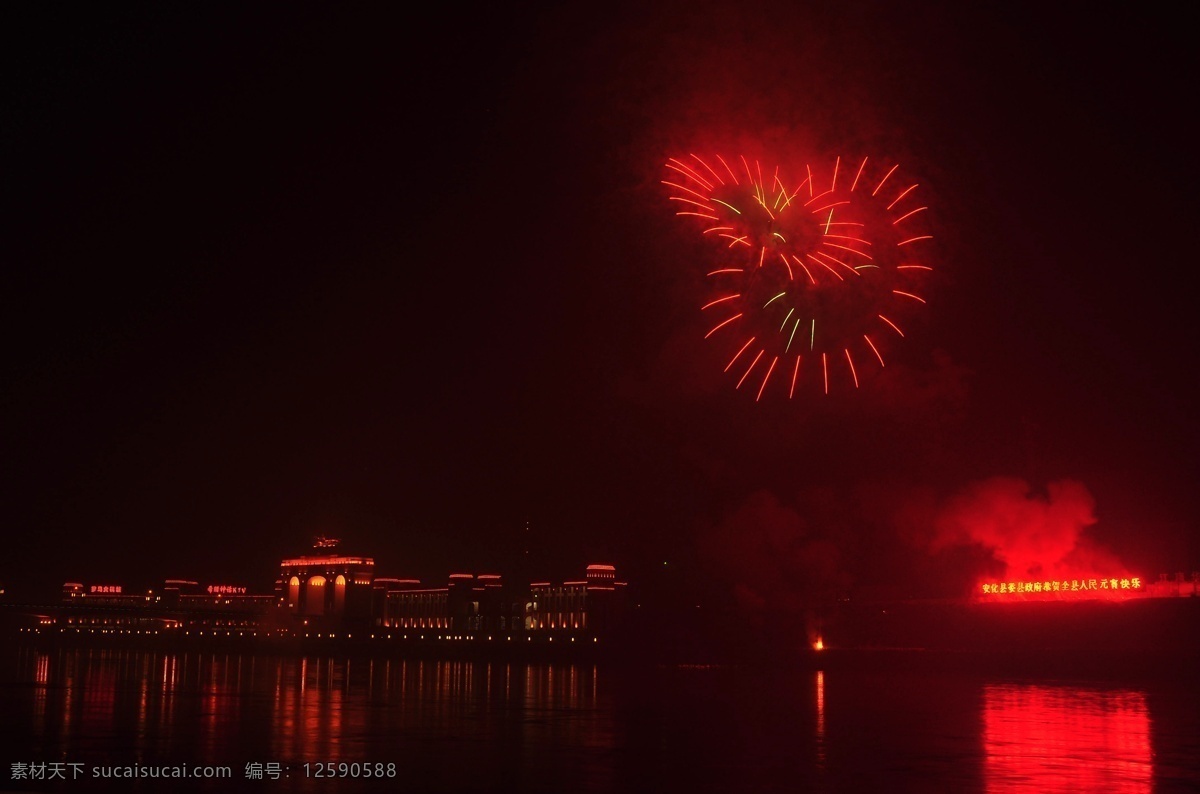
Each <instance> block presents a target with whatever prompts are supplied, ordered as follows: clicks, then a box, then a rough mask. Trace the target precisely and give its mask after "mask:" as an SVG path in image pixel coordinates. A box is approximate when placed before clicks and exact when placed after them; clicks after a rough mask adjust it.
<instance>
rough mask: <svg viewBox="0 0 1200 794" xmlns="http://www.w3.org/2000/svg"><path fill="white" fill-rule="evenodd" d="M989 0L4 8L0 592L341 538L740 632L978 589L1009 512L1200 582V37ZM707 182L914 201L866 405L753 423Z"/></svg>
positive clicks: (809, 407) (250, 557) (812, 404)
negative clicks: (707, 612)
mask: <svg viewBox="0 0 1200 794" xmlns="http://www.w3.org/2000/svg"><path fill="white" fill-rule="evenodd" d="M973 5H974V4H961V3H933V4H888V3H869V2H850V3H836V4H806V3H799V2H797V3H785V2H767V3H754V4H739V3H705V2H687V3H683V2H668V3H649V4H641V3H616V4H611V3H606V4H596V5H591V6H586V7H574V6H572V7H571V8H570V9H567V8H565V7H561V8H560V7H554V6H539V5H531V4H522V3H518V4H489V5H485V6H481V8H479V9H471V8H468V7H463V6H439V7H436V8H435V7H429V8H422V9H421V10H420V12H419V13H418V12H416V11H402V10H400V8H401V7H400V6H392V5H384V4H380V5H376V6H367V5H357V4H353V5H352V4H328V5H318V4H305V3H299V4H287V5H283V6H267V5H257V4H235V5H229V6H221V5H219V4H200V5H197V4H190V5H188V6H175V7H168V6H163V5H161V4H159V5H147V6H145V7H142V8H139V7H137V6H133V5H120V6H109V7H106V8H87V9H79V8H75V7H72V8H67V7H66V6H53V5H48V4H25V7H21V6H15V5H8V6H6V7H5V8H4V10H3V12H0V14H2V15H3V18H2V22H0V30H3V33H2V34H0V35H2V36H3V46H2V47H0V59H3V71H2V74H3V77H0V81H2V86H3V94H2V97H3V100H2V102H0V152H2V154H0V156H2V157H3V160H2V168H0V173H2V176H3V191H2V196H3V216H2V217H3V220H2V221H0V229H2V232H0V246H2V247H0V251H2V253H3V271H2V272H3V288H2V289H3V296H4V305H5V308H4V320H5V328H4V340H5V345H4V350H5V357H4V358H5V367H4V371H5V375H4V380H3V387H2V395H3V415H4V420H3V449H4V457H3V460H4V485H3V502H2V505H3V521H4V532H5V535H4V537H5V539H6V541H7V549H6V553H5V554H3V555H0V583H3V585H4V586H5V587H6V588H7V589H8V591H9V595H10V597H16V596H17V594H22V596H23V595H24V594H29V593H48V594H50V595H53V594H54V592H55V591H56V590H57V588H58V587H59V586H60V585H61V583H62V582H63V581H66V580H79V581H84V582H105V581H113V582H120V583H125V584H126V585H128V586H150V587H153V586H156V585H158V584H159V583H160V582H161V580H162V579H164V578H167V577H176V576H190V577H197V578H199V579H201V581H229V582H237V583H244V584H248V585H250V586H251V588H252V589H265V588H266V587H268V586H269V585H270V583H271V582H273V579H274V576H275V574H276V573H277V571H278V568H277V564H278V560H279V559H280V558H281V557H283V556H288V555H294V554H297V553H303V552H304V551H305V550H306V549H307V548H308V546H309V545H310V543H311V540H312V538H313V536H314V535H318V534H326V535H332V536H336V537H340V538H342V539H343V548H344V549H345V550H347V551H352V552H358V553H364V554H369V555H372V556H374V557H375V558H376V560H377V563H378V568H379V570H380V572H381V573H384V574H390V575H397V576H418V577H422V578H424V579H427V580H429V581H434V582H439V583H440V582H441V581H442V580H443V579H444V578H445V577H446V576H447V575H448V574H449V573H451V572H455V571H460V570H465V571H473V572H487V571H493V570H495V571H500V572H504V573H514V572H517V571H528V573H529V574H530V575H533V576H537V577H539V578H542V577H544V578H549V579H554V580H563V579H570V578H574V577H576V576H578V575H579V573H580V572H581V571H582V569H583V566H584V565H586V564H587V563H590V562H611V563H614V564H615V565H617V566H618V570H619V571H620V572H621V574H623V575H624V576H626V577H628V578H629V579H630V580H631V581H632V582H633V583H634V584H635V585H639V584H640V585H641V586H644V587H646V586H649V585H650V584H651V583H653V582H657V583H659V584H662V583H663V581H664V578H663V577H664V576H668V575H676V574H673V573H672V574H664V572H663V569H664V567H665V568H666V569H667V571H671V572H673V571H677V570H678V571H682V572H683V573H680V574H678V576H679V577H680V578H679V579H678V580H672V581H676V583H680V582H685V581H686V582H690V583H692V584H696V583H704V582H709V581H712V582H718V583H720V585H721V588H718V589H724V590H730V591H736V592H739V593H740V602H741V603H743V604H744V605H750V606H753V605H754V604H756V603H760V602H761V601H762V599H772V598H784V599H786V598H798V599H799V600H801V601H802V600H803V598H804V597H805V594H806V593H807V592H809V589H811V587H815V586H816V585H814V584H811V583H832V582H836V583H841V584H849V585H854V586H868V585H885V584H886V585H894V586H896V587H899V588H901V589H903V588H910V589H911V588H914V587H915V588H917V589H921V588H922V587H925V588H926V589H928V587H930V586H932V585H931V583H935V584H944V585H945V586H946V587H948V588H949V589H950V590H951V591H953V590H954V588H955V587H959V586H960V585H961V584H962V583H963V582H967V583H969V582H971V581H974V577H976V576H977V575H979V574H980V573H981V572H983V571H987V570H993V571H994V570H997V568H996V565H997V564H998V563H997V562H996V560H997V559H998V556H997V555H998V554H999V555H1000V556H1003V555H1004V554H1005V553H1006V552H1004V551H1003V550H999V552H998V551H997V549H998V547H997V546H995V545H994V544H993V541H994V536H996V533H994V532H992V530H991V529H988V527H993V528H995V527H997V526H1001V525H1003V527H1007V529H1005V530H1004V531H1005V532H1007V533H1008V535H1007V543H1009V544H1010V545H1014V546H1016V545H1026V546H1029V545H1030V544H1032V545H1034V546H1036V545H1037V543H1038V542H1040V541H1037V540H1036V539H1030V538H1023V537H1020V535H1021V533H1022V532H1023V531H1024V530H1023V529H1022V528H1021V527H1022V526H1024V524H1022V523H1021V522H1022V521H1025V522H1026V523H1028V524H1029V526H1030V527H1032V529H1030V532H1041V533H1043V534H1053V533H1055V532H1057V533H1058V538H1057V540H1056V542H1057V543H1058V544H1059V545H1060V546H1062V544H1064V543H1065V544H1066V546H1065V547H1064V548H1065V549H1066V551H1070V547H1071V546H1072V545H1073V544H1075V543H1076V541H1078V542H1079V543H1080V544H1082V545H1083V546H1086V548H1087V549H1088V550H1089V553H1092V552H1094V553H1096V554H1101V553H1108V554H1111V555H1114V556H1115V558H1116V559H1118V560H1119V561H1120V564H1121V565H1122V566H1124V567H1126V568H1127V569H1129V570H1131V571H1134V572H1137V573H1140V574H1141V575H1143V576H1147V577H1148V578H1152V577H1154V576H1157V574H1158V573H1159V572H1172V573H1173V572H1174V571H1176V570H1185V571H1191V570H1194V569H1196V568H1197V567H1200V540H1198V539H1197V529H1196V527H1197V520H1198V518H1200V500H1198V499H1197V493H1196V491H1197V489H1196V483H1195V481H1196V475H1197V472H1198V471H1200V467H1198V466H1197V451H1196V450H1197V443H1198V442H1200V419H1198V417H1197V412H1196V410H1195V401H1194V394H1195V385H1196V379H1197V378H1196V374H1195V373H1196V371H1197V361H1198V359H1200V356H1198V353H1200V350H1198V344H1197V340H1198V337H1200V335H1198V334H1197V331H1196V328H1195V322H1196V318H1197V312H1196V311H1195V308H1194V305H1195V302H1196V295H1197V292H1196V288H1195V286H1194V277H1193V275H1192V274H1191V272H1190V271H1191V270H1192V268H1193V265H1194V262H1195V259H1196V256H1195V252H1194V247H1195V246H1194V245H1193V243H1194V242H1195V241H1194V240H1192V234H1193V232H1194V231H1195V228H1196V220H1195V219H1196V217H1197V212H1196V210H1197V209H1198V206H1197V205H1198V202H1197V199H1196V196H1197V186H1198V185H1200V179H1198V178H1197V177H1198V176H1200V174H1198V173H1197V171H1198V169H1197V162H1196V147H1195V142H1194V138H1195V131H1196V125H1195V122H1194V121H1193V113H1192V108H1191V107H1190V105H1191V104H1193V102H1192V90H1191V88H1190V86H1192V85H1193V83H1194V81H1195V78H1196V64H1195V56H1194V52H1195V49H1194V46H1193V45H1192V44H1191V42H1190V40H1188V39H1187V38H1185V37H1186V36H1190V33H1189V32H1188V31H1190V28H1189V26H1188V25H1186V24H1184V22H1183V20H1181V19H1178V18H1174V17H1173V14H1174V12H1166V11H1164V10H1162V9H1161V8H1159V7H1158V6H1157V5H1155V4H1151V5H1145V4H1140V5H1136V6H1129V7H1128V8H1124V9H1121V10H1106V11H1103V12H1099V11H1098V10H1097V8H1098V7H1096V6H1089V7H1084V6H1079V7H1078V13H1074V12H1069V11H1068V10H1067V9H1066V7H1065V6H1064V7H1063V8H1062V9H1057V10H1056V9H1055V8H1054V4H1033V3H1023V2H1018V3H1010V4H1003V5H1002V6H1000V7H995V8H980V9H974V8H973V7H970V6H973ZM385 9H386V10H385ZM1085 13H1086V14H1089V15H1093V16H1084V14H1085ZM1100 13H1102V14H1103V15H1102V16H1094V15H1095V14H1100ZM697 150H702V151H725V152H737V151H753V152H756V153H761V154H762V155H763V156H770V157H773V158H774V159H775V160H776V161H782V162H784V163H795V164H796V167H797V168H802V167H803V165H802V164H803V162H805V159H804V158H808V159H810V160H811V161H812V162H820V163H825V162H828V161H829V160H831V159H832V158H833V157H834V156H839V155H840V156H844V157H848V158H849V157H855V156H858V157H861V156H863V155H866V154H870V155H871V156H873V157H878V158H881V159H883V160H892V161H895V162H899V163H901V164H902V165H903V167H904V169H905V170H906V171H907V172H908V173H909V174H910V175H912V176H914V178H915V179H914V181H918V182H920V184H921V191H922V195H923V197H924V200H925V201H927V202H928V203H929V206H930V221H931V223H932V225H933V229H934V235H935V246H934V248H933V249H932V250H933V256H932V260H933V261H932V264H933V265H934V267H935V270H934V272H933V274H932V276H931V278H930V279H929V282H928V283H929V285H930V286H929V290H928V305H927V307H925V310H924V311H923V313H922V315H920V319H919V322H918V323H917V324H915V325H914V326H913V329H912V333H910V334H909V335H908V337H906V339H905V344H904V346H903V347H902V348H900V349H898V351H897V353H896V357H895V358H894V359H893V360H891V361H889V363H888V367H887V368H886V369H885V375H881V376H880V377H877V378H875V379H873V380H872V381H871V382H870V383H867V384H864V387H863V388H861V389H859V390H857V391H845V390H843V391H841V392H839V393H837V394H831V395H830V396H829V397H823V396H822V397H820V398H818V397H817V396H815V395H813V396H810V397H809V398H806V399H803V400H793V401H791V402H789V401H787V400H784V399H775V400H764V401H763V402H761V403H757V404H756V403H755V402H754V400H753V394H752V393H751V394H747V393H746V391H745V390H735V389H734V388H733V386H732V382H731V381H730V380H729V379H728V377H727V376H725V375H723V374H722V373H721V366H722V364H721V362H718V361H717V360H716V359H715V358H713V356H712V354H711V351H710V350H709V349H708V348H706V347H705V344H704V340H703V339H702V337H703V335H704V331H705V325H704V318H702V317H701V316H700V312H699V309H698V307H699V305H700V304H699V302H698V295H699V291H698V290H699V282H700V280H701V279H700V278H699V277H700V276H702V274H703V272H704V269H705V268H703V262H702V260H703V258H704V256H705V254H704V249H703V246H701V245H700V244H699V243H698V242H697V241H696V240H695V239H694V238H695V235H694V234H693V233H692V231H691V230H690V229H688V228H686V224H683V223H681V222H680V219H678V218H676V217H675V216H674V214H673V213H674V209H675V208H674V207H672V206H669V205H670V202H669V201H668V200H667V195H668V193H667V191H666V189H665V188H664V187H663V185H662V184H661V180H662V179H663V178H664V176H665V173H664V163H665V162H666V160H667V158H669V157H674V156H686V155H687V153H689V152H692V151H697ZM981 512H982V513H985V514H988V515H991V516H1001V517H1002V518H1001V519H997V520H995V521H993V520H991V519H989V518H988V517H987V516H986V515H985V516H984V517H983V518H981V517H980V514H981ZM961 515H969V516H972V517H971V518H969V519H963V520H961V521H960V520H957V519H956V518H954V516H961ZM1012 516H1017V517H1018V520H1017V521H1016V523H1015V524H1014V523H1013V521H1011V520H1008V518H1011V517H1012ZM1003 517H1008V518H1003ZM1020 517H1024V518H1020ZM971 522H974V524H971ZM1006 522H1007V523H1006ZM969 524H970V526H968V525H969ZM1014 526H1015V527H1016V528H1015V529H1014ZM1062 526H1066V527H1067V528H1066V529H1062ZM527 527H528V528H527ZM972 527H974V529H972ZM979 527H983V529H979ZM997 531H999V530H997ZM989 533H991V534H989ZM1014 533H1015V534H1014ZM1064 533H1065V538H1066V539H1065V540H1064ZM1001 534H1002V533H1001ZM527 549H528V550H529V554H528V555H527V554H525V552H526V550H527ZM1047 553H1050V552H1047ZM1054 554H1055V555H1057V554H1058V552H1054ZM1055 560H1057V556H1056V557H1055ZM1010 561H1011V558H1010ZM664 562H666V563H668V564H667V565H666V566H664V565H663V563H664ZM1043 562H1045V563H1046V564H1047V565H1048V564H1050V562H1051V561H1050V560H1043ZM710 577H711V579H710ZM739 588H740V589H739ZM935 589H936V588H935Z"/></svg>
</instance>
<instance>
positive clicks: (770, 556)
mask: <svg viewBox="0 0 1200 794" xmlns="http://www.w3.org/2000/svg"><path fill="white" fill-rule="evenodd" d="M701 550H702V553H703V555H704V557H705V558H706V559H707V560H708V561H709V562H711V563H712V564H713V566H714V569H715V571H716V574H717V575H718V576H719V577H720V578H722V579H724V580H726V581H727V582H728V583H729V584H730V585H732V588H733V594H734V596H735V597H736V598H737V600H738V603H739V605H740V606H741V607H742V608H743V609H744V610H746V611H747V612H748V613H750V614H756V615H759V616H762V615H763V614H766V613H798V612H803V611H805V610H806V609H808V608H810V607H811V606H812V605H813V603H814V602H816V601H819V600H821V599H823V598H827V597H829V596H830V595H831V594H832V593H834V592H836V591H837V589H838V588H840V587H844V586H845V584H846V578H845V576H844V574H843V573H842V572H841V567H840V562H841V561H840V555H839V553H838V550H837V547H836V546H835V545H834V544H833V543H831V542H830V541H828V540H826V539H824V538H821V537H817V536H815V535H814V533H812V532H811V531H810V529H809V527H808V525H807V522H806V521H805V519H804V518H802V517H801V515H800V514H799V513H798V512H797V511H796V510H794V509H792V508H791V507H788V506H786V505H784V504H782V503H781V502H780V501H779V499H778V498H776V497H775V495H774V494H772V493H770V492H768V491H759V492H757V493H755V494H753V495H751V496H750V498H749V499H747V500H746V502H745V503H743V504H742V505H741V506H740V507H739V508H738V509H737V510H736V511H735V512H733V513H731V514H730V515H729V516H727V517H726V518H725V520H723V521H722V522H721V523H720V524H718V525H717V526H716V527H714V529H713V530H712V531H711V532H709V533H707V534H706V535H705V536H704V537H703V538H702V540H701Z"/></svg>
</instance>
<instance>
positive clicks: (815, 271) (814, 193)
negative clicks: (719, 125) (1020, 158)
mask: <svg viewBox="0 0 1200 794" xmlns="http://www.w3.org/2000/svg"><path fill="white" fill-rule="evenodd" d="M666 167H667V169H668V172H669V176H668V178H667V179H665V180H663V184H665V185H666V186H667V187H668V188H669V189H670V191H671V195H670V199H671V201H673V202H677V203H678V210H677V211H676V214H677V215H680V216H682V217H685V218H689V219H693V220H694V221H695V222H696V224H697V225H698V227H699V228H700V230H701V234H702V235H704V237H705V238H706V239H708V240H711V241H712V247H713V250H714V252H715V257H716V258H715V259H714V260H713V265H714V266H713V267H709V268H708V269H707V275H708V281H709V283H710V284H711V294H710V296H709V297H708V299H707V300H706V301H705V303H704V304H703V306H702V307H701V310H702V311H703V312H704V313H705V315H706V316H710V317H711V324H710V325H709V330H708V332H707V333H706V334H705V339H708V340H710V341H711V342H712V343H713V344H715V345H717V346H719V347H720V348H721V350H719V351H718V352H719V354H720V355H721V360H722V362H724V363H723V366H724V371H725V372H726V373H728V374H729V375H730V377H731V379H732V380H733V381H734V383H735V388H738V389H740V388H741V387H742V386H743V385H747V386H749V387H751V388H752V389H753V390H754V391H755V399H756V400H761V399H762V396H763V394H764V392H765V391H766V390H767V388H768V383H776V382H777V383H778V384H779V386H778V388H780V389H782V390H786V392H787V395H788V397H789V398H792V397H794V396H795V395H796V393H797V391H798V388H799V386H798V384H801V383H804V382H806V381H807V382H810V383H814V384H816V385H817V387H819V388H820V390H821V391H822V392H823V393H825V394H828V393H829V392H830V389H831V384H833V387H836V386H837V384H839V383H841V384H844V385H853V386H854V387H855V388H858V386H859V382H860V381H859V379H860V377H862V376H864V374H865V373H866V372H867V371H868V370H869V368H871V367H879V368H882V367H883V366H884V365H885V360H884V353H885V352H886V350H887V349H888V348H889V347H890V345H891V344H893V343H894V342H895V341H896V340H898V339H900V338H903V336H904V332H903V331H902V330H901V326H902V324H903V322H904V318H905V317H907V316H908V314H909V313H910V310H911V309H912V308H914V307H919V306H921V305H922V304H924V303H925V299H924V298H923V297H921V288H920V282H921V279H922V277H923V276H924V275H926V274H928V273H929V272H930V271H931V269H932V268H930V267H929V265H927V264H924V263H923V262H922V261H921V258H920V249H921V247H922V246H921V244H922V243H923V242H925V241H927V240H930V239H932V238H931V235H929V234H928V233H926V232H925V231H924V228H925V227H924V226H923V221H924V220H925V215H926V212H927V210H928V207H925V206H922V205H921V204H920V202H918V201H917V199H916V195H915V193H916V188H917V187H918V186H917V185H916V184H912V185H908V184H906V183H904V182H902V181H901V179H900V178H899V176H898V175H897V171H898V167H897V166H896V165H891V166H885V167H876V166H875V164H874V163H869V162H868V158H866V157H864V158H863V159H862V161H861V162H858V163H857V164H856V165H855V166H854V167H853V168H849V169H847V168H843V164H842V162H841V159H840V158H838V159H837V160H836V161H835V162H834V164H833V166H832V168H831V169H827V170H826V171H825V173H824V174H814V172H813V170H812V168H811V167H809V166H807V165H806V166H805V167H804V172H803V174H802V175H799V176H794V175H785V174H784V173H783V172H782V171H781V170H780V168H779V167H777V166H772V167H770V168H764V167H763V166H762V164H761V162H759V161H757V160H749V159H747V158H745V157H741V156H739V157H736V158H725V157H723V156H721V155H713V156H711V157H709V158H707V159H705V158H701V157H700V156H698V155H695V154H692V155H690V156H688V157H687V158H671V159H669V160H668V161H667V163H666Z"/></svg>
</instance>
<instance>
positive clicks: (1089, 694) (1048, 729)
mask: <svg viewBox="0 0 1200 794" xmlns="http://www.w3.org/2000/svg"><path fill="white" fill-rule="evenodd" d="M983 715H984V721H983V722H984V745H985V751H986V753H987V761H986V769H985V779H986V783H987V790H988V791H997V792H998V791H1038V792H1042V793H1043V794H1049V792H1059V791H1061V792H1079V791H1105V792H1112V794H1133V793H1134V792H1146V791H1150V788H1151V782H1152V774H1153V770H1154V768H1153V755H1152V752H1151V743H1150V714H1149V711H1148V710H1147V708H1146V698H1145V695H1144V694H1143V693H1142V692H1139V691H1134V690H1124V689H1121V690H1100V689H1088V688H1083V687H1077V686H1032V685H1023V686H1021V685H1011V684H1006V685H989V686H986V687H985V688H984V711H983Z"/></svg>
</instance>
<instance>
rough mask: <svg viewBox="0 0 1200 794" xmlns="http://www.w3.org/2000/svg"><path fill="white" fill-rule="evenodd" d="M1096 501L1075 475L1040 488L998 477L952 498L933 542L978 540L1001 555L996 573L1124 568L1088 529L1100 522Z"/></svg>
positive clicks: (939, 545)
mask: <svg viewBox="0 0 1200 794" xmlns="http://www.w3.org/2000/svg"><path fill="white" fill-rule="evenodd" d="M1095 507H1096V504H1095V500H1094V499H1093V498H1092V495H1091V493H1089V492H1088V490H1087V488H1085V487H1084V486H1083V484H1082V483H1079V482H1077V481H1074V480H1059V481H1056V482H1051V483H1049V484H1048V485H1047V486H1046V492H1045V494H1039V493H1034V491H1033V488H1032V486H1030V484H1029V483H1027V482H1025V481H1024V480H1021V479H1018V478H1015V477H993V478H991V479H987V480H983V481H981V482H977V483H974V484H971V485H969V486H967V487H966V488H965V489H963V491H961V492H960V493H959V494H957V495H955V496H953V497H951V498H950V499H948V500H946V502H945V503H944V504H943V505H942V506H941V508H940V510H939V511H938V512H937V514H936V516H935V518H934V520H933V526H932V532H933V535H932V538H931V539H930V542H929V547H930V549H931V550H933V551H942V550H946V549H950V548H954V547H962V546H971V545H974V546H978V547H980V548H982V549H984V550H985V551H987V552H989V553H990V554H991V555H992V557H993V559H994V560H995V561H996V563H997V569H996V570H995V571H993V573H995V574H997V575H1001V576H1004V577H1006V578H1030V577H1032V578H1034V579H1041V578H1047V577H1049V578H1053V577H1061V576H1070V575H1071V574H1079V573H1086V572H1100V573H1109V572H1112V573H1116V572H1119V571H1122V570H1123V569H1124V566H1123V565H1122V564H1121V562H1120V561H1119V560H1118V559H1117V558H1116V557H1115V556H1114V555H1113V554H1112V553H1111V552H1108V551H1106V550H1104V549H1102V548H1100V547H1098V546H1097V545H1096V544H1095V542H1094V541H1092V540H1091V539H1090V538H1089V537H1088V536H1087V534H1086V533H1087V529H1088V528H1089V527H1090V526H1092V525H1093V524H1095V523H1096V516H1095ZM1001 565H1002V566H1003V568H1004V570H1003V572H1001V571H1000V570H999V566H1001Z"/></svg>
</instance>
